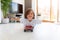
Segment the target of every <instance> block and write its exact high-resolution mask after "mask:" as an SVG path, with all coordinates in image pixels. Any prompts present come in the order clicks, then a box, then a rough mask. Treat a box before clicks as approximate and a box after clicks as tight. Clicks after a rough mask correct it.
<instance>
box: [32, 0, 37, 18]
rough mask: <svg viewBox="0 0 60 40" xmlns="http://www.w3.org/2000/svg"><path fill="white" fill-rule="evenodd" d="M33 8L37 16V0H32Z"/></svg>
mask: <svg viewBox="0 0 60 40" xmlns="http://www.w3.org/2000/svg"><path fill="white" fill-rule="evenodd" d="M32 9H33V11H34V13H35V18H37V15H36V14H37V11H36V0H32Z"/></svg>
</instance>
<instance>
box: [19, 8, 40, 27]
mask: <svg viewBox="0 0 60 40" xmlns="http://www.w3.org/2000/svg"><path fill="white" fill-rule="evenodd" d="M20 21H21V23H23V24H24V25H25V26H33V27H34V26H35V25H36V24H40V20H36V19H35V14H34V12H33V10H32V9H30V8H29V9H27V10H26V12H25V15H24V19H21V20H20Z"/></svg>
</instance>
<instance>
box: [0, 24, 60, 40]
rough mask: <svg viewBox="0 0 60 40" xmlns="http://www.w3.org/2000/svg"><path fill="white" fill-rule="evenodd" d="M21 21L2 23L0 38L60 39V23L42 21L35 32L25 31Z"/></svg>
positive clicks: (12, 39) (5, 39)
mask: <svg viewBox="0 0 60 40" xmlns="http://www.w3.org/2000/svg"><path fill="white" fill-rule="evenodd" d="M23 30H24V26H23V25H22V24H20V23H9V24H0V40H60V25H58V24H52V23H41V24H39V25H36V26H35V28H34V32H24V31H23Z"/></svg>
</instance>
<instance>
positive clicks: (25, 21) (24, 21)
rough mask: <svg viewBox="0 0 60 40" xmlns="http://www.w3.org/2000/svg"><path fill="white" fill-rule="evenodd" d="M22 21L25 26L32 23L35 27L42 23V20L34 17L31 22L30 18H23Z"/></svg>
mask: <svg viewBox="0 0 60 40" xmlns="http://www.w3.org/2000/svg"><path fill="white" fill-rule="evenodd" d="M20 22H21V23H23V24H24V25H25V26H28V25H31V26H33V27H34V26H35V25H36V24H40V23H41V21H40V20H36V19H33V20H32V21H31V22H29V21H28V19H21V20H20Z"/></svg>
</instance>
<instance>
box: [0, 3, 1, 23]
mask: <svg viewBox="0 0 60 40" xmlns="http://www.w3.org/2000/svg"><path fill="white" fill-rule="evenodd" d="M0 23H1V3H0Z"/></svg>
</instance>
